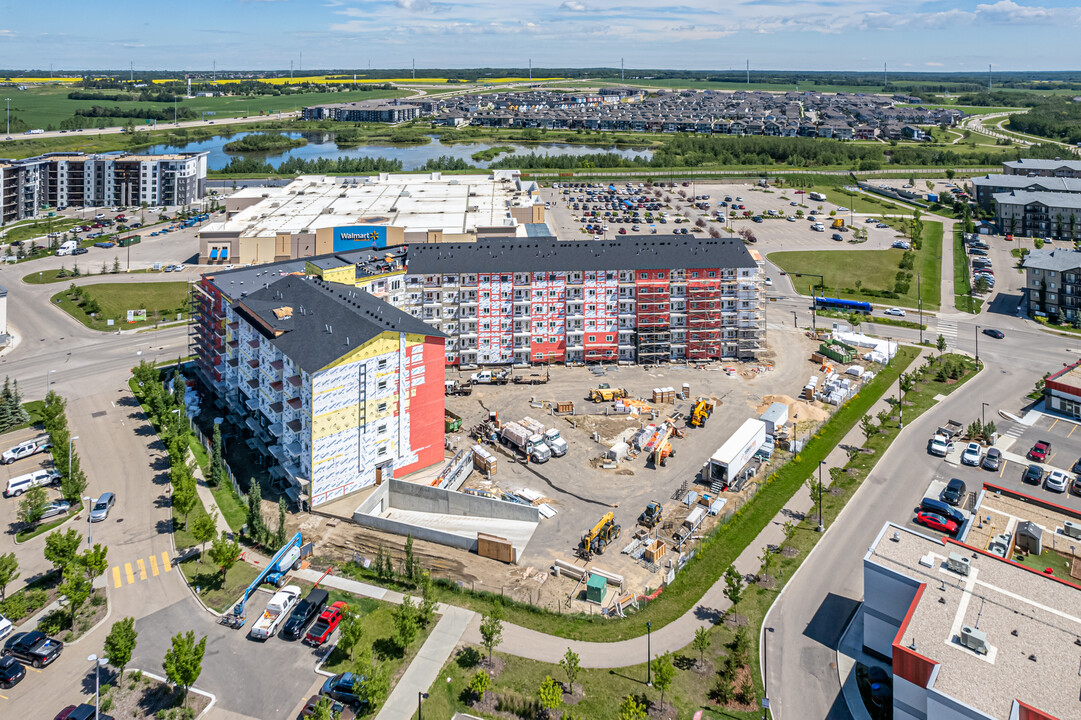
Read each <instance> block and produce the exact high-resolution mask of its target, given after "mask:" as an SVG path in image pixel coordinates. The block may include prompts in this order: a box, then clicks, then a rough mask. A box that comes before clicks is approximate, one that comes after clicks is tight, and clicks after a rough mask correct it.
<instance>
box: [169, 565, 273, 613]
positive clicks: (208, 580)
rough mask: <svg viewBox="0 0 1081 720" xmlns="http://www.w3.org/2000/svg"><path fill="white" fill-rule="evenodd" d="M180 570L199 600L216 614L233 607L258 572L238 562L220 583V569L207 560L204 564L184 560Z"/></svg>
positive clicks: (255, 568)
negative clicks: (196, 591) (196, 590)
mask: <svg viewBox="0 0 1081 720" xmlns="http://www.w3.org/2000/svg"><path fill="white" fill-rule="evenodd" d="M180 570H181V572H183V573H184V577H185V578H186V579H187V581H188V584H189V585H191V586H192V588H196V587H197V588H199V599H200V600H202V601H203V603H205V604H206V606H207V607H209V608H212V609H214V610H217V611H218V612H225V611H226V610H228V609H230V608H231V607H233V603H235V602H236V601H237V600H239V599H240V596H241V594H242V593H243V592H244V588H246V587H248V585H250V584H251V582H252V581H253V580H255V578H256V576H257V575H258V574H259V572H260V569H259V568H257V567H255V566H254V565H249V564H248V563H246V562H238V563H237V564H236V565H233V567H232V568H230V569H229V572H228V573H226V575H225V581H224V582H222V577H221V568H219V567H218V566H216V565H214V564H212V563H211V562H210V559H209V558H208V559H207V560H206V562H199V559H198V558H191V559H189V560H185V561H184V562H182V563H180Z"/></svg>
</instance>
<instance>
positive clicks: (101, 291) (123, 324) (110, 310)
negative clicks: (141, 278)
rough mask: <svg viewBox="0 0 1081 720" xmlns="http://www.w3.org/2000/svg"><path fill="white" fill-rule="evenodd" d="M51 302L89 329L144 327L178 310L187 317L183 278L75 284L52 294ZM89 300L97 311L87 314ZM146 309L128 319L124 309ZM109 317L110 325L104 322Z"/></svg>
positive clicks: (170, 318) (166, 319)
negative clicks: (134, 318)
mask: <svg viewBox="0 0 1081 720" xmlns="http://www.w3.org/2000/svg"><path fill="white" fill-rule="evenodd" d="M52 300H53V302H54V303H56V304H57V305H59V306H60V308H61V309H63V310H64V311H65V312H67V313H68V314H69V315H71V316H72V317H74V318H75V319H76V320H78V321H79V322H81V323H82V324H83V325H86V326H87V327H88V328H91V329H93V330H108V329H110V328H115V329H122V328H123V329H128V328H132V327H145V326H147V325H153V324H155V323H159V322H173V321H175V320H176V316H177V314H178V313H179V314H180V315H181V316H182V318H187V317H188V284H187V283H186V282H150V283H101V284H98V285H86V286H82V287H79V286H76V288H75V291H74V292H73V291H72V289H71V288H69V289H68V290H64V291H63V292H59V293H57V294H56V295H53V298H52ZM93 302H96V303H97V304H98V306H99V307H100V312H96V313H94V316H93V317H91V315H90V314H88V312H87V306H88V305H89V306H90V307H91V308H93V304H92V303H93ZM140 309H145V310H146V318H147V319H146V320H141V321H137V322H131V323H129V322H128V321H127V312H128V310H140ZM108 320H112V321H113V325H111V326H110V325H109V324H108Z"/></svg>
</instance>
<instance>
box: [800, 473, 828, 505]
mask: <svg viewBox="0 0 1081 720" xmlns="http://www.w3.org/2000/svg"><path fill="white" fill-rule="evenodd" d="M804 484H805V485H807V490H808V492H810V493H811V506H812V507H818V506H819V504H821V502H822V494H823V493H824V492H825V488H823V487H822V485H821V483H819V482H818V478H817V477H815V476H814V475H812V476H811V477H809V478H807V482H806V483H804Z"/></svg>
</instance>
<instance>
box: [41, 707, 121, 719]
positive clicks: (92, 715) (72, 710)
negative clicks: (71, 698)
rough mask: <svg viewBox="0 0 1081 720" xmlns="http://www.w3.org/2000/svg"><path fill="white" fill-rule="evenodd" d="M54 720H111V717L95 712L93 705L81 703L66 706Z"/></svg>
mask: <svg viewBox="0 0 1081 720" xmlns="http://www.w3.org/2000/svg"><path fill="white" fill-rule="evenodd" d="M54 720H113V716H112V715H106V714H105V713H98V712H95V708H94V706H93V705H90V704H89V703H83V704H82V705H68V706H67V707H66V708H64V709H63V710H61V711H60V712H59V714H57V716H56V717H55V718H54Z"/></svg>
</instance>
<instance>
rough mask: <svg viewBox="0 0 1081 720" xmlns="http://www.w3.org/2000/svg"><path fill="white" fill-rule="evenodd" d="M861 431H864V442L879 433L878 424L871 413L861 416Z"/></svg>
mask: <svg viewBox="0 0 1081 720" xmlns="http://www.w3.org/2000/svg"><path fill="white" fill-rule="evenodd" d="M860 432H862V433H863V438H864V442H870V440H871V436H872V435H875V434H877V433H878V426H877V425H875V421H874V420H873V419H871V416H870V415H864V416H863V417H861V418H860Z"/></svg>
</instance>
